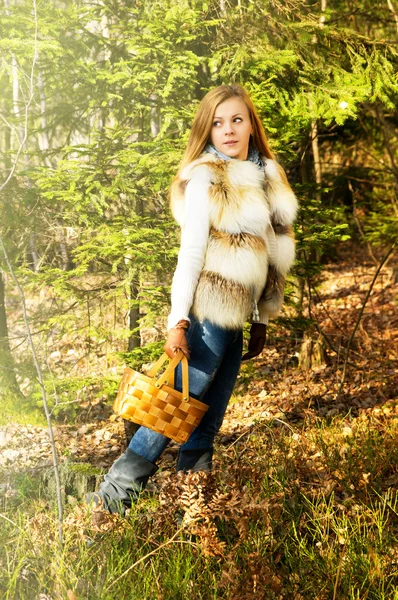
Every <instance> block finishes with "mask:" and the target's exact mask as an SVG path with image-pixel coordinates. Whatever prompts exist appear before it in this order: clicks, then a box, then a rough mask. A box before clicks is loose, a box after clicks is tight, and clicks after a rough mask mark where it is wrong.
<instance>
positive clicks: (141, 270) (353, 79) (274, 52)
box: [0, 0, 398, 600]
mask: <svg viewBox="0 0 398 600" xmlns="http://www.w3.org/2000/svg"><path fill="white" fill-rule="evenodd" d="M397 43H398V4H397V3H396V2H394V0H383V1H381V2H374V1H373V0H352V1H350V0H348V1H342V0H341V1H340V0H319V1H312V0H301V1H298V0H287V1H280V0H256V1H255V2H254V1H252V0H236V1H235V0H231V1H228V0H217V1H213V0H210V1H209V2H204V1H199V0H191V1H182V2H173V1H167V0H158V1H149V0H141V1H140V0H136V1H132V2H119V1H117V2H116V1H115V2H112V1H104V2H96V1H93V2H87V1H84V0H82V1H80V2H76V1H73V2H72V1H70V2H62V1H58V0H52V1H48V0H42V1H36V0H2V4H1V6H0V89H1V97H0V154H1V161H0V236H1V244H0V401H1V406H2V411H1V415H0V424H1V429H0V446H1V448H0V449H2V450H3V451H2V453H1V454H0V478H1V482H2V483H0V500H1V502H2V504H1V506H2V509H3V510H2V514H1V518H0V521H1V522H0V526H2V527H3V526H4V529H3V532H2V534H1V535H2V541H3V542H4V546H3V547H4V549H3V551H1V552H0V559H1V562H0V565H1V581H2V582H3V583H1V585H2V586H3V587H2V588H1V589H2V590H4V594H5V595H6V597H7V598H34V599H36V598H37V599H39V598H40V599H41V600H46V599H47V598H49V599H50V598H68V600H73V598H90V599H91V598H114V597H120V594H123V593H127V594H130V595H129V597H131V598H135V597H137V598H172V599H175V598H185V597H188V596H189V597H191V598H210V597H212V598H213V597H214V598H240V599H244V598H252V597H256V598H261V597H263V598H285V597H286V598H303V599H304V600H307V599H310V598H318V599H319V600H321V599H324V598H333V599H334V598H342V599H343V598H344V599H348V598H350V599H351V598H358V599H359V598H361V599H362V598H394V599H395V600H396V599H397V598H398V596H397V592H396V589H397V585H398V581H397V571H398V550H397V511H398V503H397V501H398V498H397V493H396V489H397V483H398V478H397V470H396V465H397V463H398V455H397V454H398V450H397V437H396V415H397V405H396V398H397V388H398V385H397V384H398V369H397V362H396V351H397V346H396V333H397V310H396V304H397V293H396V283H397V280H398V275H397V258H396V246H395V244H396V240H397V232H398V228H397V223H398V197H397V190H398V152H397V149H398V137H397V126H398V114H397V109H396V106H397V99H398V79H397V65H398V47H397ZM234 81H236V82H239V83H241V84H242V85H244V86H245V87H246V89H247V90H248V91H249V93H250V95H251V97H252V99H253V101H254V103H255V105H256V107H257V109H258V112H259V114H260V117H261V119H262V121H263V123H264V126H265V129H266V131H267V134H268V136H269V139H270V144H271V147H272V149H273V150H274V152H275V153H276V155H277V157H278V160H279V161H280V162H281V163H282V165H283V166H284V168H285V169H286V172H287V174H288V178H289V181H290V182H291V184H292V185H293V187H294V189H295V191H296V193H297V195H298V197H299V201H300V213H299V217H298V221H297V224H296V235H297V244H298V245H297V248H298V260H297V263H296V265H295V268H294V271H293V272H292V274H291V276H290V278H289V282H288V286H287V290H286V307H285V309H284V312H283V314H282V316H281V317H280V318H279V319H278V320H276V321H275V322H273V323H271V324H270V326H269V332H268V344H267V348H266V349H265V351H264V352H263V354H262V356H261V357H259V358H258V359H257V360H255V361H251V362H250V363H248V364H245V365H243V366H242V369H241V375H240V378H239V382H238V386H237V388H236V390H235V394H234V398H233V401H232V402H231V407H230V411H229V413H228V415H227V419H226V422H225V424H224V429H223V433H222V437H221V438H220V442H219V456H220V458H219V459H218V460H219V463H218V467H220V468H221V474H222V473H224V475H223V476H221V474H220V473H219V472H218V471H217V469H216V471H215V473H216V474H215V475H214V480H212V482H211V485H210V484H209V486H210V487H209V489H210V491H211V493H210V492H209V489H207V488H206V490H207V491H206V490H205V491H203V490H204V489H205V488H203V489H202V487H201V486H202V483H198V482H197V481H196V480H192V481H191V480H188V481H187V482H180V481H177V483H176V482H175V481H174V479H173V476H172V474H171V471H170V469H169V466H170V464H171V463H172V462H173V460H174V458H175V452H176V449H173V447H172V448H171V451H170V453H169V454H168V455H167V456H166V458H165V459H164V462H163V463H162V468H161V470H160V475H159V476H158V479H156V480H155V484H154V485H155V490H152V492H153V491H156V494H154V495H152V496H151V494H150V493H149V494H148V497H146V498H144V500H143V504H142V505H140V506H139V509H137V513H136V514H135V513H134V515H131V516H130V520H126V522H124V523H120V522H118V521H114V520H111V521H110V522H109V523H108V522H107V523H105V524H104V523H100V524H99V525H98V523H97V524H96V525H95V527H94V529H95V532H94V533H92V531H91V530H90V531H91V533H90V534H89V535H90V536H92V538H90V539H93V540H94V541H93V546H94V549H92V548H91V550H90V549H88V548H87V544H86V542H85V541H84V538H81V532H82V531H83V530H84V531H86V527H88V528H89V529H90V527H91V525H90V526H89V525H87V522H86V521H85V519H86V517H87V515H86V514H85V513H84V509H82V508H79V507H76V506H75V505H74V504H73V503H72V500H71V499H70V498H69V500H70V503H69V504H67V503H66V504H65V500H67V499H68V498H66V496H68V494H67V493H66V492H65V483H63V484H62V485H63V487H62V486H61V489H60V490H58V491H61V493H59V494H58V504H57V503H56V501H55V500H54V497H55V496H54V495H53V496H52V495H51V493H50V492H49V490H48V485H47V483H48V481H47V479H48V477H49V476H48V477H47V475H46V476H45V477H44V478H43V477H42V473H43V471H45V467H46V465H48V464H51V448H50V446H49V441H48V437H47V433H46V429H45V419H44V416H43V415H44V413H43V403H45V404H46V406H45V407H44V408H45V411H44V412H46V414H47V418H49V417H50V416H51V418H52V421H53V424H54V425H55V431H54V435H55V444H54V448H55V447H56V448H57V452H58V461H59V462H60V464H61V465H62V464H63V463H64V462H68V461H72V462H77V463H82V462H86V463H90V464H92V465H95V466H96V467H98V466H99V467H103V468H106V467H107V466H109V464H110V463H111V462H112V460H113V459H114V458H115V457H116V456H117V455H118V454H119V453H120V450H121V448H123V443H124V442H123V431H122V430H123V427H122V424H121V423H120V422H118V421H114V420H113V417H112V416H111V406H112V400H113V398H114V395H115V392H116V389H117V385H118V381H119V380H120V376H121V373H122V370H123V365H124V364H125V363H127V364H129V365H131V366H133V367H135V368H141V366H142V365H143V364H144V363H148V362H151V361H152V360H154V358H156V357H157V356H159V355H160V353H161V352H162V346H163V343H164V337H165V323H166V316H167V313H168V310H169V302H170V283H171V279H172V274H173V270H174V268H175V265H176V260H177V254H178V242H179V231H178V228H177V225H176V224H175V223H174V222H173V219H172V216H171V213H170V211H169V208H168V200H167V192H168V188H169V185H170V182H171V180H172V177H173V175H174V174H175V172H176V169H177V166H178V163H179V161H180V159H181V157H182V152H183V149H184V147H185V144H186V142H187V139H188V135H189V127H190V124H191V122H192V118H193V115H194V113H195V110H196V108H197V106H198V102H199V101H200V99H201V98H202V97H203V95H204V94H205V93H206V92H207V91H208V89H210V88H211V87H213V86H215V85H218V84H221V83H230V82H234ZM25 309H26V311H25V314H24V310H25ZM27 323H28V324H29V330H28V329H27ZM246 333H247V332H246ZM32 346H33V348H34V350H35V352H34V353H32ZM98 431H99V432H100V433H99V434H98ZM298 458H300V460H298ZM216 466H217V465H216ZM253 469H254V470H253ZM225 473H228V476H226V475H225ZM46 477H47V479H46ZM62 477H63V475H61V479H62ZM226 477H227V479H226ZM228 477H229V478H230V479H228ZM61 483H62V481H61ZM166 484H167V485H166ZM178 485H180V486H181V485H182V486H183V487H184V486H188V487H187V488H184V490H185V491H184V490H183V492H181V490H180V492H179V493H177V492H176V488H175V486H177V487H178ZM212 486H213V487H212ZM205 487H206V486H205ZM187 490H188V491H187ZM174 492H175V495H174V496H173V493H174ZM159 493H160V498H161V499H162V494H163V496H165V498H166V500H163V504H162V500H161V501H160V504H159V500H156V499H155V498H157V497H158V495H159ZM223 494H224V495H223ZM72 495H73V494H72ZM188 497H190V498H191V500H192V499H193V500H192V501H191V503H189V502H188V501H187V498H188ZM181 498H183V500H181ZM221 498H222V501H221ZM54 502H55V504H54ZM179 502H180V503H181V502H182V503H183V508H184V509H187V507H188V513H189V511H191V513H192V515H193V516H192V515H191V516H192V519H191V521H192V522H191V524H189V522H188V524H187V527H188V529H189V527H190V528H191V529H189V531H190V532H191V533H192V532H193V533H195V535H196V536H197V538H196V541H192V539H191V538H189V539H190V540H191V541H189V540H187V539H186V538H184V539H181V540H180V538H176V537H175V526H174V529H173V523H174V521H173V518H172V516H171V514H172V510H171V508H170V506H171V505H173V503H174V504H175V503H179ZM156 503H158V504H156ZM184 503H185V504H184ZM56 504H57V506H58V508H57V506H56ZM64 504H65V506H66V508H65V511H66V512H65V514H64V519H63V520H64V523H63V526H62V528H63V531H62V532H61V533H62V544H58V542H57V533H56V532H57V527H58V528H59V524H60V522H62V510H61V505H64ZM165 506H167V507H168V509H166V507H165ZM192 507H193V508H192ZM155 509H156V510H155ZM79 511H80V512H79ZM195 511H196V512H195ZM189 514H190V513H189ZM15 515H18V517H15ZM65 515H66V517H65ZM65 519H66V520H65ZM57 523H58V525H57ZM62 528H61V529H62ZM43 531H51V532H52V533H51V535H48V539H47V538H46V543H44V544H41V545H40V549H38V540H39V539H40V538H41V536H42V535H43ZM137 531H139V535H138V536H137ZM104 532H105V534H106V535H105V537H101V542H100V543H99V544H98V543H97V542H98V536H104ZM52 534H54V535H52ZM87 535H88V534H87ZM79 536H80V537H79ZM173 536H174V537H173ZM139 540H141V541H139ZM198 540H199V541H198ZM177 542H178V543H177ZM32 548H33V550H32ZM90 552H91V554H90ZM148 556H149V558H148ZM54 557H55V558H54ZM137 561H138V563H137ZM136 563H137V566H135V565H136ZM129 565H130V566H129ZM131 565H133V566H134V569H133V568H130V567H131ZM159 574H161V576H159ZM209 590H212V592H211V594H212V595H209V594H210V592H209ZM134 594H136V595H134ZM122 597H123V596H122Z"/></svg>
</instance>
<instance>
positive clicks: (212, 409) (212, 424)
mask: <svg viewBox="0 0 398 600" xmlns="http://www.w3.org/2000/svg"><path fill="white" fill-rule="evenodd" d="M189 318H190V319H191V326H190V328H189V330H188V332H187V340H188V344H189V347H190V350H191V357H190V360H189V394H190V396H192V397H194V398H198V399H199V400H201V401H202V402H204V403H205V404H208V406H209V410H208V411H207V413H206V414H205V415H204V417H203V418H202V420H201V422H200V423H199V425H198V426H197V427H196V429H194V431H193V432H192V434H191V436H190V438H189V440H188V441H187V442H186V443H185V444H183V445H182V446H181V450H197V449H207V448H209V449H210V448H213V444H214V438H215V436H216V434H217V433H218V431H219V429H220V427H221V425H222V422H223V419H224V414H225V411H226V409H227V406H228V402H229V399H230V397H231V394H232V391H233V389H234V386H235V382H236V378H237V376H238V372H239V367H240V363H241V357H242V346H243V334H242V330H241V329H239V330H236V329H223V328H222V327H219V326H218V325H214V324H213V323H211V322H210V321H208V320H206V319H205V320H204V321H203V322H200V321H198V319H196V318H195V317H194V316H193V315H192V314H190V315H189ZM175 389H176V390H178V391H181V390H182V381H181V365H178V367H177V369H176V372H175ZM169 442H170V439H169V438H167V437H166V436H164V435H162V434H160V433H156V432H155V431H152V430H151V429H148V428H147V427H140V428H139V429H138V430H137V432H136V433H135V435H134V436H133V438H132V440H131V442H130V444H129V448H130V449H131V450H133V451H134V452H136V453H137V454H140V455H141V456H143V457H144V458H146V459H147V460H149V461H150V462H152V463H154V462H155V461H156V460H157V459H158V458H159V456H160V455H161V454H162V452H163V451H164V450H165V448H166V447H167V445H168V444H169Z"/></svg>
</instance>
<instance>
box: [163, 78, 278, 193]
mask: <svg viewBox="0 0 398 600" xmlns="http://www.w3.org/2000/svg"><path fill="white" fill-rule="evenodd" d="M229 98H239V99H240V100H242V101H243V102H244V103H245V104H246V106H247V109H248V111H249V116H250V122H251V125H252V127H253V133H252V134H251V137H252V141H253V145H254V147H255V148H256V149H257V150H258V152H259V153H260V155H261V156H265V157H266V158H270V159H272V160H275V157H274V155H273V153H272V151H271V148H270V147H269V144H268V140H267V136H266V135H265V131H264V127H263V124H262V123H261V121H260V118H259V116H258V114H257V111H256V109H255V106H254V104H253V102H252V100H251V98H250V96H249V94H248V93H247V91H246V90H245V89H244V88H243V87H242V86H241V85H239V84H237V83H233V84H231V85H219V86H217V87H215V88H213V89H212V90H210V91H209V92H207V94H206V95H205V96H204V97H203V98H202V100H201V101H200V103H199V107H198V110H197V111H196V114H195V117H194V120H193V123H192V128H191V133H190V136H189V139H188V144H187V147H186V148H185V152H184V155H183V157H182V160H181V162H180V164H179V167H178V171H177V175H176V176H175V178H174V179H173V183H174V182H175V181H176V180H177V179H178V177H179V175H180V173H181V171H182V170H183V168H184V167H185V166H186V165H187V164H189V163H190V162H192V161H193V160H195V159H196V158H198V156H199V155H200V154H201V153H202V152H203V150H204V149H205V146H206V144H207V143H208V142H209V141H210V133H211V128H212V126H213V117H214V113H215V110H216V108H217V106H218V105H219V104H221V102H224V101H225V100H228V99H229ZM275 162H276V161H275ZM276 166H277V169H278V171H279V173H280V176H281V178H282V180H283V182H284V183H285V184H286V185H288V186H289V183H288V181H287V177H286V173H285V171H284V170H283V168H282V167H281V165H279V164H278V163H276ZM173 183H172V185H173ZM289 187H290V186H289ZM169 198H170V192H169Z"/></svg>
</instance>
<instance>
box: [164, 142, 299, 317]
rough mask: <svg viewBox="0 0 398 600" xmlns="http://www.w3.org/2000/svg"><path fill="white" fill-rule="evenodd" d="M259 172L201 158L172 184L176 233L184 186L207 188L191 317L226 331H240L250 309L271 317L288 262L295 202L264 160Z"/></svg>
mask: <svg viewBox="0 0 398 600" xmlns="http://www.w3.org/2000/svg"><path fill="white" fill-rule="evenodd" d="M263 162H264V163H265V173H264V172H263V171H262V170H261V169H260V168H259V167H258V166H256V165H255V164H254V163H252V162H250V161H242V160H238V159H233V160H229V161H224V160H222V159H220V158H218V157H217V156H215V155H213V154H209V153H207V152H205V153H202V154H201V155H200V156H199V157H198V158H197V159H196V160H194V161H192V162H191V163H190V164H188V165H187V166H186V167H185V168H184V169H183V171H182V172H181V174H180V176H179V177H178V178H177V179H176V180H175V181H174V183H173V185H172V187H171V192H170V206H171V210H172V213H173V215H174V217H175V219H176V221H177V222H178V223H179V224H180V225H181V226H183V223H184V219H185V218H187V219H189V215H185V210H184V196H185V189H186V186H187V183H188V181H190V180H191V179H194V180H197V179H196V178H199V180H200V179H201V180H205V181H207V182H210V186H209V192H208V194H209V198H208V199H209V210H210V231H209V240H208V244H207V250H206V255H205V261H204V265H203V268H202V271H201V274H200V277H199V281H198V285H197V288H196V291H195V295H194V300H193V305H192V308H191V310H192V312H193V314H194V315H195V316H196V317H197V318H198V319H199V320H200V321H203V319H205V318H206V319H208V320H210V321H212V322H213V323H215V324H217V325H219V326H221V327H224V328H228V329H241V328H242V327H243V324H244V323H245V321H246V320H247V319H248V317H249V316H250V314H251V312H252V310H253V308H257V304H258V309H259V311H260V315H261V317H264V315H269V316H276V315H277V314H278V313H279V311H280V309H281V306H282V302H283V288H284V280H285V276H286V274H287V272H288V271H289V269H290V267H291V266H292V264H293V261H294V255H295V243H294V236H293V231H292V227H291V225H292V222H293V221H294V219H295V217H296V212H297V200H296V197H295V195H294V193H293V191H292V190H291V188H290V186H289V185H288V184H286V183H285V181H284V179H283V178H282V176H281V169H280V167H279V166H278V165H277V163H276V162H275V161H273V160H271V159H268V158H263Z"/></svg>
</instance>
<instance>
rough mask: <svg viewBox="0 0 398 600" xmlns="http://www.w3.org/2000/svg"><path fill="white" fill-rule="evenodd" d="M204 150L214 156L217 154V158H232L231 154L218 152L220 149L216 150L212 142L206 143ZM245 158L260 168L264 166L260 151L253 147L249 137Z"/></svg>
mask: <svg viewBox="0 0 398 600" xmlns="http://www.w3.org/2000/svg"><path fill="white" fill-rule="evenodd" d="M205 152H210V154H215V155H216V156H218V158H222V159H223V160H232V158H233V157H232V156H227V155H226V154H224V153H223V152H220V150H217V148H216V147H215V146H213V144H210V143H209V144H207V146H206V147H205ZM246 160H250V162H252V163H254V164H255V165H257V166H258V167H260V168H261V169H264V166H265V165H264V162H263V161H262V160H261V158H260V153H259V151H258V150H257V148H255V147H254V144H253V142H252V140H251V139H250V143H249V152H248V154H247V159H246Z"/></svg>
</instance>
